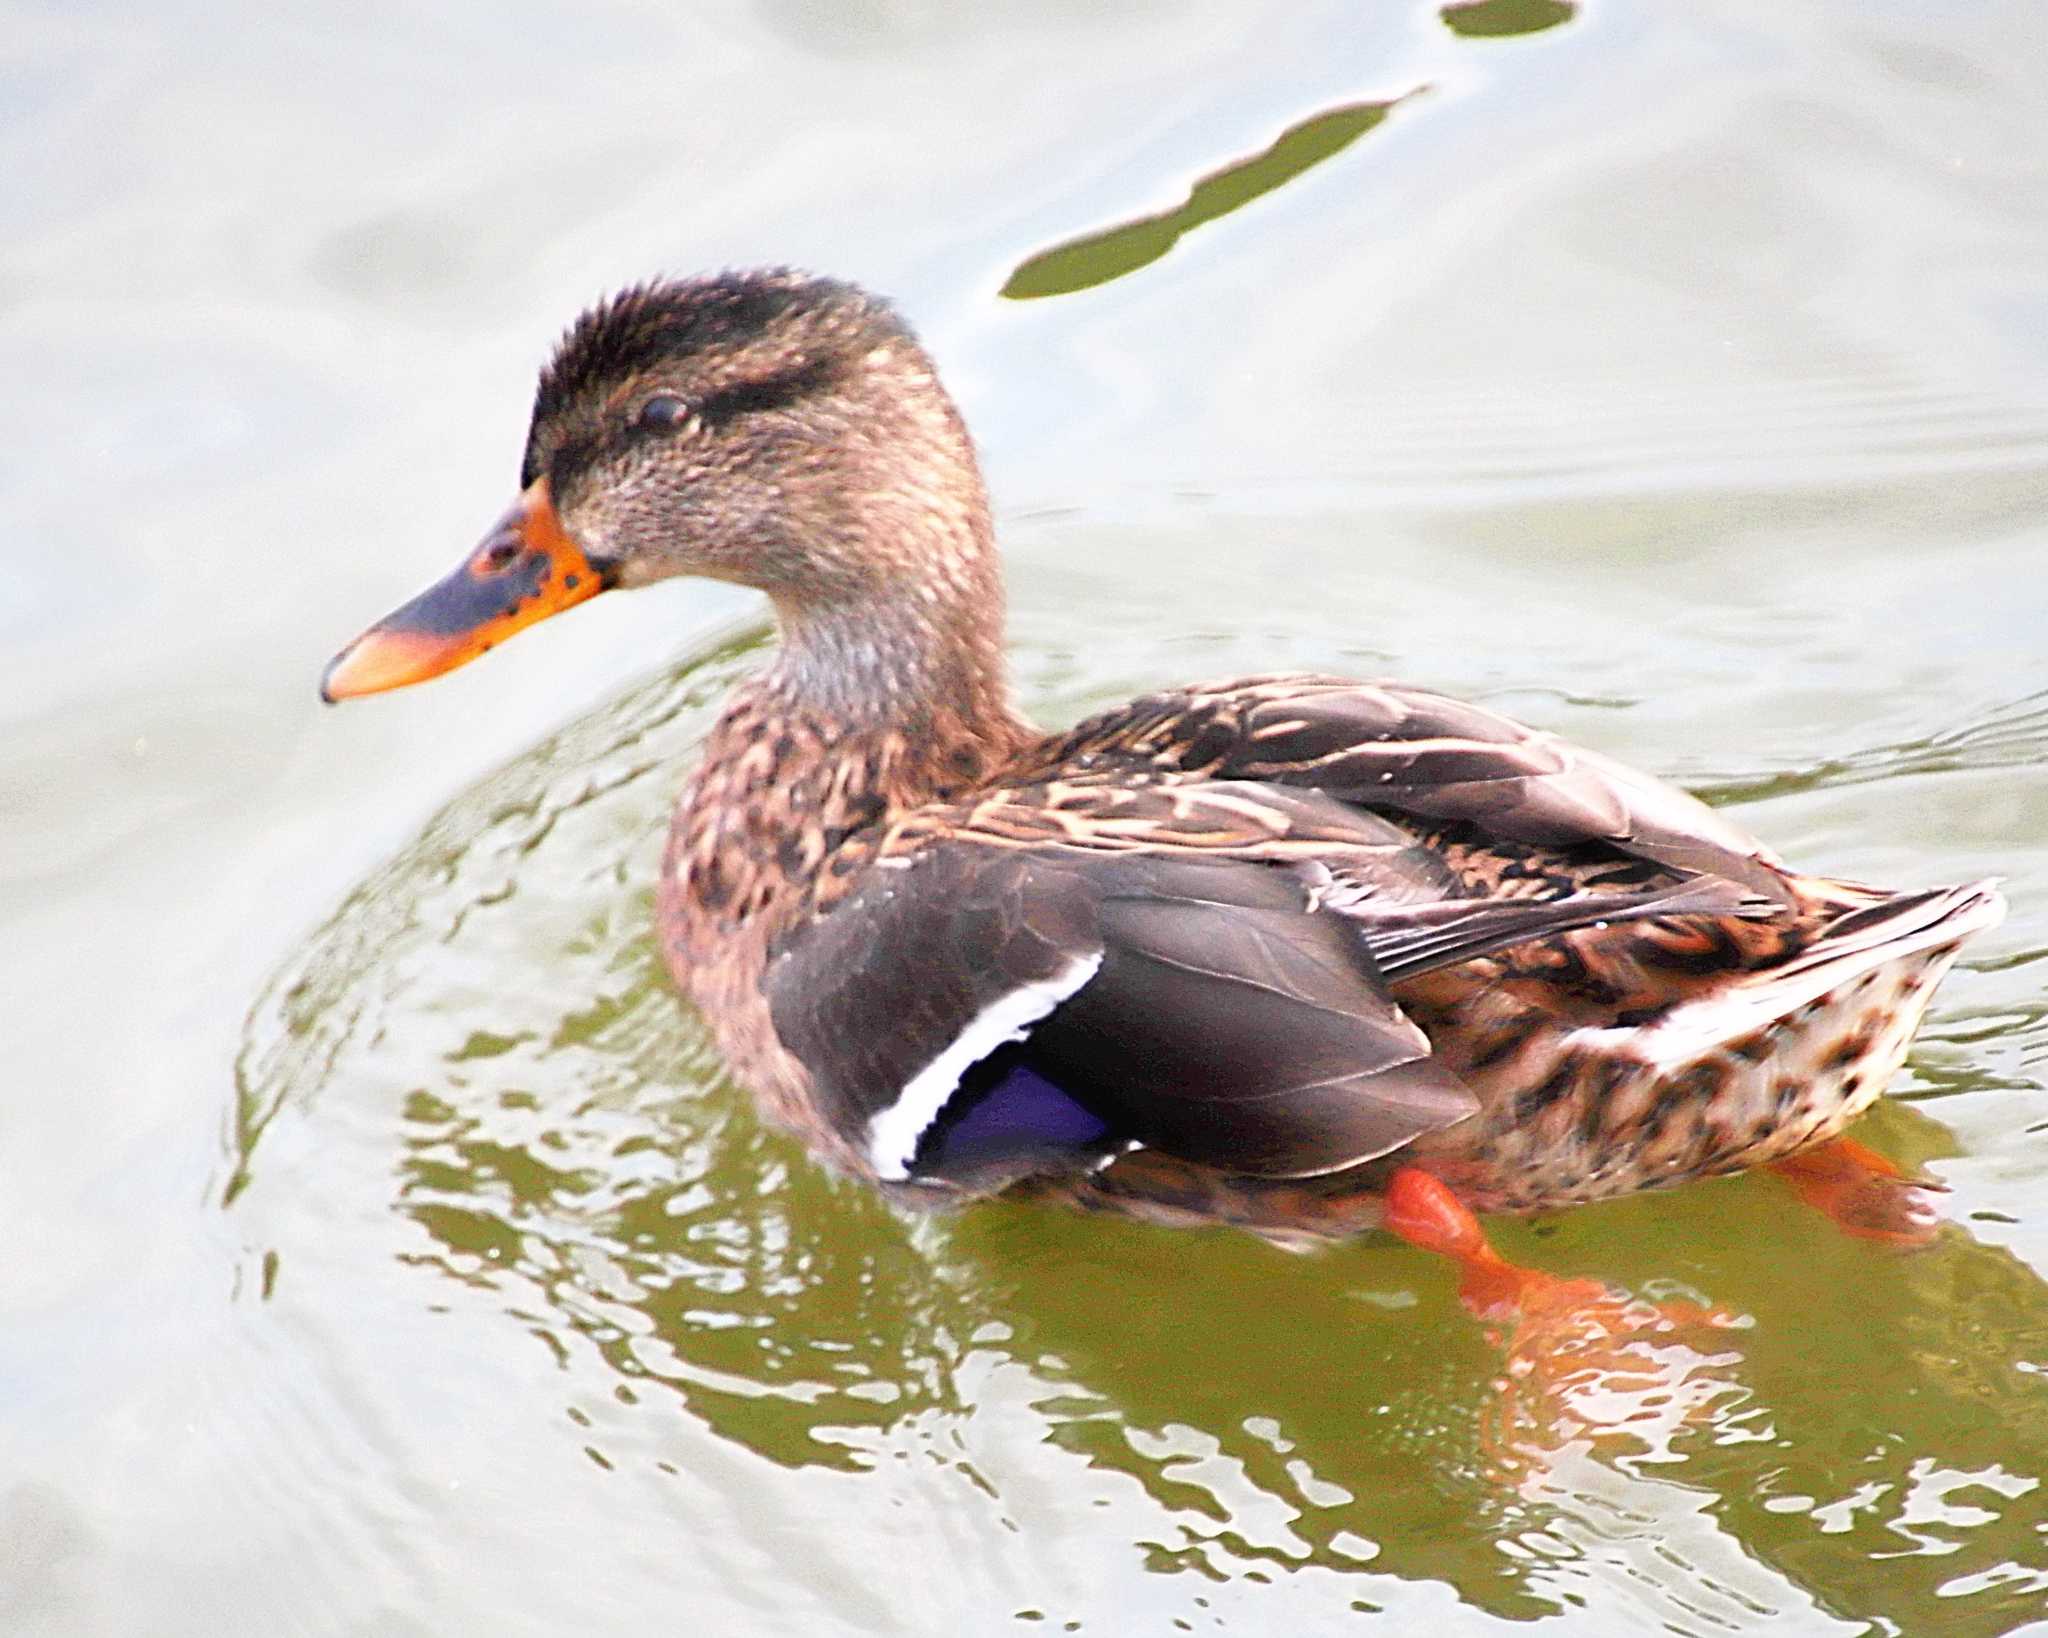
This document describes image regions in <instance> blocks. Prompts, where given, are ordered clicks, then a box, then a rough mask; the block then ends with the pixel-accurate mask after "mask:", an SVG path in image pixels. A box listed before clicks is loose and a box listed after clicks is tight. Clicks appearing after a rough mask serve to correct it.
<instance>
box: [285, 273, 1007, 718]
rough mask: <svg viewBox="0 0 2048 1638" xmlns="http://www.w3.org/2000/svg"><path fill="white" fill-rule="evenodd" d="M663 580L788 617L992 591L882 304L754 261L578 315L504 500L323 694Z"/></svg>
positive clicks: (969, 465) (333, 667) (917, 360)
mask: <svg viewBox="0 0 2048 1638" xmlns="http://www.w3.org/2000/svg"><path fill="white" fill-rule="evenodd" d="M672 575H704V576H709V577H711V578H714V579H719V580H729V581H735V582H738V583H739V584H742V585H747V586H754V587H758V588H760V589H761V590H763V591H765V592H767V593H768V594H769V596H770V597H771V598H772V599H773V600H774V602H775V605H776V608H777V611H778V614H779V615H780V617H781V619H782V622H783V624H784V626H785V629H786V630H787V629H789V628H791V627H799V628H800V627H802V626H803V625H804V624H805V623H806V622H807V621H814V620H815V619H816V618H817V617H819V616H829V617H830V618H831V619H832V621H833V622H835V623H839V624H844V623H845V622H847V621H848V620H853V621H858V620H859V619H861V618H862V616H863V613H864V611H866V610H867V609H869V608H875V609H885V608H886V609H894V610H902V609H906V608H922V609H926V610H930V609H932V608H935V607H938V606H942V605H951V604H955V603H959V604H962V605H963V606H964V605H966V604H970V603H973V602H975V601H977V600H978V601H980V602H984V603H992V602H993V601H994V600H995V599H996V598H997V597H998V596H999V593H998V592H997V591H996V590H995V589H994V587H993V584H992V581H993V575H994V568H993V563H992V559H991V554H990V552H989V549H988V525H987V511H986V502H985V500H984V497H983V493H982V488H981V483H980V478H979V476H978V474H977V472H976V469H975V464H974V457H973V453H972V449H971V446H970V445H969V442H968V439H967V434H966V432H965V430H964V429H963V427H962V425H961V422H960V418H959V416H958V414H957V413H956V412H955V410H954V408H953V406H952V403H951V401H950V400H949V399H948V398H947V396H946V394H945V392H944V390H943V389H942V388H941V387H940V386H939V384H938V382H937V380H936V378H935V376H934V374H933V370H932V365H931V362H930V360H929V359H928V358H927V357H926V355H925V354H924V352H923V351H922V350H921V349H920V348H919V347H918V345H917V343H916V341H915V340H914V339H913V338H912V336H911V334H910V332H909V330H908V329H907V328H906V327H905V326H904V324H903V322H902V321H901V320H900V319H899V318H898V317H897V316H896V314H895V313H894V312H893V311H892V310H891V309H890V308H889V307H888V306H887V305H886V304H884V303H883V302H881V301H878V300H877V299H875V298H874V297H872V296H869V295H867V294H865V293H864V292H862V291H860V290H857V289H855V288H854V287H852V286H851V285H846V284H841V283H837V282H835V281H832V280H828V279H820V278H814V277H810V276H807V275H805V274H801V273H796V272H792V271H789V270H787V269H774V270H768V271H761V272H748V273H728V274H720V275H714V276H709V277H704V278H697V279H687V280H676V281H672V282H665V283H658V284H650V285H645V286H641V287H638V288H635V289H631V290H627V291H625V292H623V293H622V294H620V295H618V296H615V297H614V298H612V299H611V300H610V301H607V302H605V303H603V304H602V305H600V306H598V307H596V308H593V309H592V310H591V311H589V312H587V313H585V314H584V315H583V316H582V317H581V318H580V319H578V320H577V321H576V323H575V324H574V325H573V326H571V328H570V329H569V332H568V333H567V335H565V336H564V337H563V339H562V342H561V345H560V346H559V347H558V348H557V349H556V352H555V356H554V358H553V360H552V361H551V362H550V363H549V364H548V366H547V367H546V369H544V370H543V371H542V372H541V378H540V388H539V391H538V392H537V394H536V395H535V398H534V405H533V423H532V426H531V428H530V430H529V431H528V434H527V440H526V455H525V459H524V462H523V464H522V466H521V469H520V494H519V498H518V499H517V501H515V502H514V503H513V505H512V507H511V509H510V510H509V511H508V512H506V514H505V515H504V516H503V517H502V518H500V519H499V520H498V522H497V523H496V524H495V525H494V526H493V527H492V528H491V530H490V532H489V533H487V534H486V535H485V536H484V538H483V540H482V541H481V542H480V543H479V544H478V545H477V546H476V547H475V549H474V550H472V551H471V552H470V553H469V555H468V556H467V557H466V558H464V559H463V561H462V562H461V563H460V564H458V565H457V566H456V568H455V570H454V571H453V572H452V573H451V574H449V575H448V576H447V577H446V578H445V579H443V580H441V581H439V582H438V583H436V584H435V585H433V586H430V587H428V588H427V590H425V591H424V592H422V593H420V595H419V596H417V597H415V598H414V599H413V600H412V601H411V602H409V603H407V604H405V605H404V606H403V607H402V608H400V609H398V610H396V611H395V612H393V613H392V614H390V615H388V616H386V617H385V618H384V619H383V620H380V621H379V622H378V623H377V624H376V625H374V626H372V627H371V628H370V629H369V630H368V631H366V632H364V633H363V634H362V636H360V637H358V638H357V639H356V640H355V641H354V642H353V643H351V644H350V645H349V646H348V647H347V648H345V649H343V650H342V651H341V653H339V654H337V655H336V656H335V657H334V659H333V660H332V661H331V662H330V663H329V665H328V667H327V670H326V673H325V674H324V675H323V677H322V678H321V685H320V691H321V694H322V696H323V697H324V698H326V699H328V700H339V699H347V698H351V697H353V696H355V695H358V694H373V693H378V692H380V691H382V690H384V689H389V688H398V687H402V686H404V685H405V684H407V683H413V682H420V681H423V680H425V679H426V678H429V677H435V676H439V675H440V674H441V673H443V672H445V671H451V670H453V669H454V668H455V667H457V666H459V665H462V664H464V663H466V662H467V661H469V660H472V659H474V658H475V657H476V656H477V655H479V654H481V653H483V652H484V651H485V650H486V649H489V648H492V647H494V646H495V645H496V644H498V643H499V642H502V641H503V640H504V639H505V638H507V637H509V636H511V635H512V634H513V633H514V632H516V631H519V630H521V629H523V628H524V627H526V626H529V625H532V624H533V623H534V622H535V621H537V620H542V619H545V618H546V617H547V616H548V615H550V614H556V613H559V612H560V611H561V610H563V609H566V608H570V607H572V606H574V605H575V604H577V603H581V602H584V601H586V600H587V599H589V598H591V597H594V596H596V595H597V594H598V593H599V592H601V591H604V590H606V589H608V588H610V587H614V586H639V585H645V584H647V583H648V582H650V581H654V580H662V579H666V578H668V577H670V576H672ZM924 617H926V618H929V616H928V615H927V616H924Z"/></svg>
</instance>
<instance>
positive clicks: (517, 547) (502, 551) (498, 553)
mask: <svg viewBox="0 0 2048 1638" xmlns="http://www.w3.org/2000/svg"><path fill="white" fill-rule="evenodd" d="M524 550H525V546H524V544H523V543H522V542H520V541H517V540H510V539H506V540H494V541H492V542H491V543H490V545H488V546H486V547H485V548H484V550H483V566H484V567H485V568H486V569H490V570H493V571H496V570H499V569H509V568H510V567H511V566H512V565H513V564H514V563H515V562H516V561H518V558H519V554H520V553H521V552H522V551H524Z"/></svg>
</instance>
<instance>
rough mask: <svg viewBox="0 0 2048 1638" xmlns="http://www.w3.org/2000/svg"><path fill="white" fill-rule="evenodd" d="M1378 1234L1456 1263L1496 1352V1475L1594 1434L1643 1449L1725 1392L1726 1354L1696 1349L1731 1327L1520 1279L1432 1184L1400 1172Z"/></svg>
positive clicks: (1711, 1315)
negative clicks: (1499, 1369) (1501, 1359)
mask: <svg viewBox="0 0 2048 1638" xmlns="http://www.w3.org/2000/svg"><path fill="white" fill-rule="evenodd" d="M1384 1222H1385V1225H1386V1227H1387V1229H1388V1230H1389V1231H1390V1232H1392V1233H1394V1234H1397V1235H1399V1236H1400V1237H1401V1238H1402V1239H1404V1240H1406V1241H1408V1242H1409V1243H1410V1244H1411V1245H1417V1246H1421V1247H1423V1248H1424V1249H1425V1250H1429V1251H1435V1252H1439V1253H1441V1254H1442V1255H1444V1256H1447V1257H1450V1258H1452V1259H1453V1260H1454V1261H1455V1262H1456V1263H1457V1264H1458V1270H1459V1278H1458V1294H1459V1296H1460V1297H1461V1298H1462V1299H1463V1301H1464V1304H1465V1306H1466V1307H1467V1308H1468V1309H1470V1310H1471V1311H1472V1313H1473V1314H1475V1315H1476V1316H1478V1317H1479V1318H1480V1319H1481V1320H1483V1321H1486V1322H1488V1324H1489V1325H1490V1326H1497V1327H1500V1328H1501V1329H1500V1330H1497V1331H1495V1333H1494V1336H1495V1340H1496V1341H1498V1342H1500V1343H1501V1344H1502V1345H1503V1346H1504V1347H1505V1349H1506V1351H1507V1360H1506V1367H1505V1371H1504V1375H1503V1378H1502V1381H1501V1384H1500V1391H1499V1394H1498V1396H1497V1398H1496V1401H1495V1403H1494V1404H1493V1406H1492V1407H1491V1408H1490V1410H1489V1412H1488V1415H1487V1417H1486V1419H1485V1423H1484V1426H1483V1429H1482V1434H1483V1443H1484V1445H1485V1447H1486V1448H1487V1451H1488V1454H1489V1456H1490V1457H1491V1458H1492V1460H1493V1462H1494V1464H1495V1465H1496V1466H1497V1467H1500V1468H1503V1469H1509V1470H1512V1469H1516V1468H1520V1467H1524V1466H1526V1465H1527V1463H1528V1461H1529V1459H1530V1458H1531V1457H1532V1456H1533V1455H1534V1454H1535V1453H1536V1452H1537V1451H1538V1450H1554V1449H1556V1448H1558V1447H1559V1445H1560V1444H1562V1443H1564V1442H1567V1441H1571V1440H1575V1439H1580V1438H1597V1437H1601V1436H1604V1435H1622V1434H1625V1435H1629V1436H1631V1437H1633V1438H1634V1439H1635V1441H1636V1442H1638V1443H1640V1444H1643V1445H1645V1446H1655V1445H1657V1444H1659V1443H1660V1442H1662V1441H1663V1440H1666V1439H1668V1438H1669V1436H1670V1435H1671V1434H1672V1433H1674V1432H1675V1431H1676V1430H1678V1429H1680V1428H1682V1427H1684V1426H1687V1425H1688V1424H1691V1423H1693V1422H1695V1421H1697V1420H1699V1419H1701V1418H1702V1417H1703V1416H1704V1415H1705V1413H1706V1411H1707V1409H1708V1408H1709V1407H1710V1406H1711V1405H1713V1404H1714V1403H1716V1402H1717V1401H1719V1400H1720V1399H1721V1398H1723V1397H1725V1396H1726V1395H1727V1394H1728V1393H1730V1392H1731V1391H1734V1390H1733V1386H1732V1384H1730V1383H1729V1382H1728V1381H1727V1380H1726V1379H1725V1378H1724V1377H1722V1376H1720V1375H1719V1374H1717V1373H1718V1372H1719V1370H1720V1368H1721V1367H1724V1366H1726V1365H1728V1364H1731V1363H1733V1360H1734V1357H1735V1356H1734V1355H1732V1354H1728V1353H1707V1352H1702V1351H1701V1348H1702V1347H1703V1346H1704V1345H1705V1344H1706V1341H1707V1338H1708V1336H1709V1335H1710V1334H1712V1333H1715V1332H1720V1331H1725V1330H1728V1329H1731V1328H1732V1327H1734V1326H1735V1325H1736V1324H1737V1323H1738V1322H1737V1321H1736V1320H1735V1319H1734V1318H1733V1316H1731V1315H1729V1314H1728V1313H1726V1312H1725V1311H1723V1310H1720V1309H1714V1308H1703V1307H1701V1306H1700V1305H1699V1304H1697V1303H1690V1302H1650V1301H1647V1300H1644V1299H1641V1298H1631V1297H1627V1296H1624V1295H1623V1294H1621V1293H1619V1292H1617V1291H1615V1290H1614V1289H1613V1288H1612V1287H1609V1286H1606V1285H1602V1284H1601V1283H1600V1282H1599V1281H1597V1280H1572V1279H1565V1278H1562V1277H1561V1276H1558V1275H1555V1274H1546V1273H1544V1272H1543V1271H1541V1270H1540V1269H1533V1268H1523V1267H1521V1266H1520V1265H1519V1264H1516V1263H1511V1262H1509V1261H1508V1260H1507V1259H1506V1258H1504V1257H1502V1256H1501V1255H1500V1253H1499V1252H1497V1251H1495V1250H1494V1249H1493V1247H1492V1246H1491V1245H1489V1244H1488V1243H1487V1240H1486V1235H1485V1232H1484V1230H1482V1229H1481V1228H1480V1226H1479V1220H1478V1218H1476V1217H1474V1216H1473V1215H1472V1212H1471V1210H1470V1209H1469V1208H1468V1207H1467V1206H1466V1205H1465V1204H1464V1203H1463V1202H1462V1201H1460V1200H1459V1199H1458V1197H1457V1196H1456V1195H1455V1194H1453V1193H1452V1192H1451V1190H1450V1188H1449V1187H1448V1186H1447V1185H1445V1184H1444V1183H1443V1182H1442V1180H1441V1179H1439V1178H1436V1177H1433V1176H1431V1175H1430V1174H1429V1173H1428V1172H1425V1171H1422V1170H1420V1169H1419V1168H1416V1167H1403V1168H1402V1169H1401V1170H1400V1171H1398V1172H1396V1173H1395V1174H1394V1176H1393V1178H1392V1179H1391V1180H1390V1182H1389V1184H1388V1188H1387V1195H1386V1216H1385V1219H1384Z"/></svg>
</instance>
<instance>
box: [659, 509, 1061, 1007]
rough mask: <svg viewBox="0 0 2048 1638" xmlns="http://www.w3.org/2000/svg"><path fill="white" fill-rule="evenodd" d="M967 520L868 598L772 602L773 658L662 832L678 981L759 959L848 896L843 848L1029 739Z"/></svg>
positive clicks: (740, 696) (983, 550)
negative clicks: (835, 865) (841, 865)
mask: <svg viewBox="0 0 2048 1638" xmlns="http://www.w3.org/2000/svg"><path fill="white" fill-rule="evenodd" d="M968 521H971V522H972V523H973V524H974V527H972V528H971V529H970V528H967V527H965V526H964V525H963V528H962V531H961V533H960V534H959V536H958V537H957V538H956V539H955V540H953V541H951V542H948V543H945V544H946V547H947V549H945V550H927V551H925V552H921V553H920V554H919V561H920V563H921V564H922V565H923V572H920V573H918V574H915V575H911V574H905V575H902V576H900V577H896V578H895V579H894V582H893V584H884V585H880V586H877V587H875V588H873V589H872V592H871V594H870V595H862V596H858V597H842V598H835V599H813V600H806V599H799V598H794V597H787V596H782V597H777V598H776V599H775V603H776V615H777V623H778V625H779V626H780V628H781V635H782V644H781V650H780V652H779V653H778V654H777V656H776V658H775V659H774V661H773V662H772V663H771V664H770V665H769V666H768V667H767V669H766V670H765V671H763V672H762V673H761V674H760V675H759V676H757V677H756V678H754V679H753V680H752V681H751V682H749V683H747V684H745V685H744V686H743V687H741V688H740V689H739V690H738V691H737V692H736V693H735V694H734V695H733V697H732V699H731V701H730V702H729V703H728V705H727V707H726V709H725V711H724V713H723V714H722V715H721V716H720V718H719V720H718V722H717V724H716V726H715V727H714V728H713V729H712V731H711V734H710V735H709V737H708V738H707V740H706V742H705V746H704V759H703V762H702V764H701V765H700V767H699V768H698V771H697V774H696V777H695V778H694V779H693V780H692V781H691V783H690V786H689V788H688V789H687V790H686V792H685V793H684V796H683V800H682V803H681V805H680V806H679V807H678V809H677V813H676V819H675V825H674V828H673V830H672V832H671V836H670V842H669V854H668V858H667V860H666V861H665V865H664V869H663V880H662V911H663V918H664V920H665V922H667V923H668V924H670V926H671V927H672V929H673V930H674V932H673V938H672V948H671V958H672V960H673V961H674V962H675V964H676V967H677V972H678V976H679V977H683V978H684V982H685V986H686V987H688V988H691V989H695V988H696V987H697V984H696V982H695V980H694V978H692V977H691V976H688V975H687V972H686V969H688V968H689V967H690V966H691V965H692V964H701V963H704V962H707V961H711V960H730V959H733V958H735V957H738V958H740V959H745V960H748V961H752V960H757V959H759V958H760V954H761V952H764V951H765V949H766V947H767V945H768V943H769V942H770V941H772V940H773V938H774V937H775V936H776V934H777V933H779V932H780V931H781V930H782V929H783V928H785V927H786V926H788V925H789V924H790V923H791V921H792V920H793V919H794V918H796V917H798V916H800V915H801V914H803V913H804V912H805V910H806V909H807V908H811V907H816V906H817V905H818V904H819V903H820V901H821V898H829V897H830V896H831V894H832V892H834V891H836V890H838V889H839V888H840V887H842V886H843V885H844V884H845V881H846V879H847V878H846V876H845V875H843V874H841V873H837V872H829V871H827V870H826V869H825V868H824V867H825V865H826V863H827V861H829V860H831V859H832V858H833V857H834V855H836V854H838V853H839V852H840V851H841V849H842V848H844V847H846V846H847V845H848V844H849V841H850V840H853V841H856V843H857V839H858V838H860V837H861V836H862V833H864V832H869V831H874V830H877V829H878V828H879V827H881V826H884V825H886V823H887V822H888V821H889V820H890V819H891V818H892V817H894V816H895V815H897V814H899V813H902V812H904V811H905V810H907V809H909V808H912V807H915V806H918V805H919V804H921V803H925V802H931V801H937V800H943V799H946V798H948V797H952V796H958V795H961V794H964V793H965V792H967V791H970V790H972V789H974V788H976V787H977V786H979V785H980V784H981V783H982V782H983V781H985V780H986V779H987V778H988V777H989V776H990V775H991V774H992V773H993V772H994V771H995V770H996V769H998V768H999V767H1001V766H1002V765H1003V764H1004V763H1006V762H1007V761H1009V760H1010V759H1012V758H1014V757H1015V756H1016V755H1017V753H1018V752H1019V751H1020V749H1022V747H1023V746H1025V745H1026V744H1028V743H1029V742H1030V740H1031V739H1032V737H1033V733H1034V730H1032V729H1031V727H1030V726H1029V724H1027V723H1026V722H1024V721H1023V719H1022V718H1020V717H1019V716H1017V715H1016V713H1015V712H1014V710H1013V709H1012V707H1011V704H1010V697H1009V686H1008V681H1007V676H1006V670H1005V666H1004V661H1003V652H1002V588H1001V584H1000V581H999V578H998V576H997V572H996V565H995V560H994V555H993V551H992V549H991V547H990V543H989V540H988V532H987V526H986V522H985V520H984V519H974V520H968ZM926 526H927V527H929V526H930V524H929V521H928V520H927V523H926ZM742 949H744V952H745V953H744V955H742V953H741V952H742Z"/></svg>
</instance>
